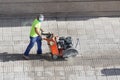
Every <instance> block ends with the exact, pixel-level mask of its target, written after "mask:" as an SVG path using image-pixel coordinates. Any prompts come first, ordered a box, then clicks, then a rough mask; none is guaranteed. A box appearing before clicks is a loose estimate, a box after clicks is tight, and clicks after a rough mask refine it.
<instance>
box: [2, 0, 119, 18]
mask: <svg viewBox="0 0 120 80" xmlns="http://www.w3.org/2000/svg"><path fill="white" fill-rule="evenodd" d="M39 13H46V14H51V15H55V16H63V15H64V16H118V15H120V1H119V0H12V1H11V0H10V1H9V0H0V15H1V16H4V15H28V14H29V15H33V14H39Z"/></svg>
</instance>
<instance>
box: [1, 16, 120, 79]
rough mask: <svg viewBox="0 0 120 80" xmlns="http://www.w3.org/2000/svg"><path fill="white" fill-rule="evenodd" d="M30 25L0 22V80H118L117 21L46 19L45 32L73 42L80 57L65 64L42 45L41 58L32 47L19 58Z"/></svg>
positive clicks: (26, 20)
mask: <svg viewBox="0 0 120 80" xmlns="http://www.w3.org/2000/svg"><path fill="white" fill-rule="evenodd" d="M32 21H33V19H32V18H16V19H15V18H1V19H0V80H8V79H9V80H120V17H82V18H50V19H46V20H45V21H44V22H43V23H42V26H43V29H44V30H45V31H48V32H53V33H54V34H55V35H58V36H72V38H73V44H74V47H76V49H77V50H78V51H79V55H78V56H77V57H75V58H69V59H65V60H62V59H58V60H52V59H51V57H50V56H49V54H48V52H49V48H48V46H47V43H46V42H45V41H43V44H42V45H43V55H42V56H37V55H36V49H37V47H36V44H35V46H34V48H33V49H32V50H31V52H30V60H24V59H23V58H22V54H23V53H24V51H25V49H26V47H27V45H28V43H29V31H30V28H31V23H32ZM76 44H78V45H77V46H76Z"/></svg>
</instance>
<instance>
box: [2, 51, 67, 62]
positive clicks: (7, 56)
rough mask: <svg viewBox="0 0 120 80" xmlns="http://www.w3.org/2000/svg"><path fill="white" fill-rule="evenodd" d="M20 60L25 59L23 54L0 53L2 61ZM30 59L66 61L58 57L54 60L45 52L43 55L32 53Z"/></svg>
mask: <svg viewBox="0 0 120 80" xmlns="http://www.w3.org/2000/svg"><path fill="white" fill-rule="evenodd" d="M19 60H25V59H24V58H23V54H17V53H16V54H15V53H14V54H10V53H7V52H4V53H0V62H7V61H19ZM29 60H41V61H44V60H47V61H66V60H65V59H63V58H58V59H56V60H53V59H52V58H51V55H50V53H45V54H42V55H37V54H30V59H29Z"/></svg>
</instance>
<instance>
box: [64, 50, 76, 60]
mask: <svg viewBox="0 0 120 80" xmlns="http://www.w3.org/2000/svg"><path fill="white" fill-rule="evenodd" d="M77 55H78V51H77V50H76V49H74V48H68V49H66V50H64V51H63V57H64V58H68V57H75V56H77Z"/></svg>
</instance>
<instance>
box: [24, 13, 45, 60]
mask: <svg viewBox="0 0 120 80" xmlns="http://www.w3.org/2000/svg"><path fill="white" fill-rule="evenodd" d="M42 21H44V16H43V15H42V14H40V16H37V17H36V19H35V20H34V21H33V23H32V27H31V31H30V43H29V45H28V46H27V49H26V50H25V52H24V55H23V57H24V58H25V59H29V52H30V50H31V49H32V47H33V46H34V44H35V42H37V47H38V49H37V54H42V48H41V45H42V42H41V40H42V37H41V33H42V32H43V30H42V28H41V22H42Z"/></svg>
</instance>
